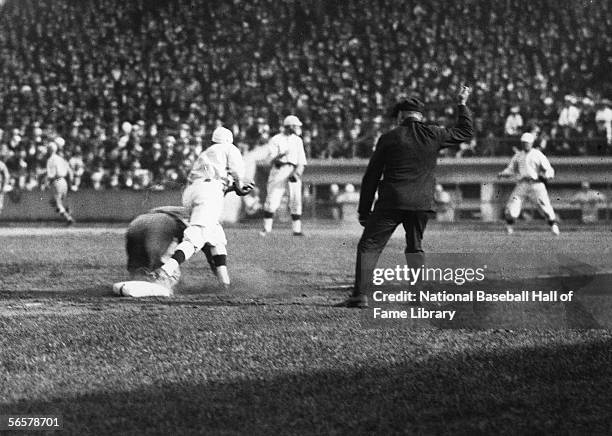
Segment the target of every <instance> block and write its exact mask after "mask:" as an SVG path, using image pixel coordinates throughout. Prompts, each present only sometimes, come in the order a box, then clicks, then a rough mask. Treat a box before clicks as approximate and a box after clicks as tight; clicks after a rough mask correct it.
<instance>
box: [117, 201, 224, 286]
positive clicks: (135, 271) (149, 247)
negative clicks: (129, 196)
mask: <svg viewBox="0 0 612 436" xmlns="http://www.w3.org/2000/svg"><path fill="white" fill-rule="evenodd" d="M188 212H189V211H188V210H187V209H186V208H185V207H181V206H162V207H157V208H155V209H152V210H150V211H149V212H147V213H144V214H142V215H138V216H137V217H136V218H134V219H133V220H132V222H130V224H129V225H128V228H127V232H126V234H125V251H126V254H127V270H128V272H129V274H130V278H131V279H132V280H134V279H143V278H148V275H149V273H150V272H151V271H155V270H156V269H157V268H159V267H161V266H162V265H163V263H164V262H166V261H167V260H168V259H169V258H170V256H171V255H172V254H173V253H174V251H175V249H176V246H177V244H178V243H180V242H182V240H183V233H184V231H185V229H186V228H187V226H188V225H189V213H188ZM211 250H212V246H211V245H210V244H205V245H204V247H203V248H202V251H203V252H204V254H205V255H206V260H207V261H208V263H209V265H210V267H211V269H212V270H213V272H215V271H216V269H217V264H216V261H218V260H219V259H218V257H217V259H216V261H215V258H214V257H213V255H212V251H211Z"/></svg>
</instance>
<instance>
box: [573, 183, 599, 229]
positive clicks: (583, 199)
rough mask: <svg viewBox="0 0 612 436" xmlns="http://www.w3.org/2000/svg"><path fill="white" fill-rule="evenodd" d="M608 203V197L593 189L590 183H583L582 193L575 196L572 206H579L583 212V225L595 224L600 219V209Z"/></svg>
mask: <svg viewBox="0 0 612 436" xmlns="http://www.w3.org/2000/svg"><path fill="white" fill-rule="evenodd" d="M606 202H607V199H606V196H605V195H604V194H603V193H601V192H599V191H596V190H594V189H591V185H590V183H589V182H582V184H581V186H580V191H579V192H578V193H576V195H574V196H573V197H572V199H571V201H570V203H571V204H579V205H580V206H581V212H582V222H583V223H594V222H597V221H598V219H599V209H600V207H601V206H602V205H605V203H606Z"/></svg>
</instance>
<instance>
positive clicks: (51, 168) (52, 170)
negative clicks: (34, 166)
mask: <svg viewBox="0 0 612 436" xmlns="http://www.w3.org/2000/svg"><path fill="white" fill-rule="evenodd" d="M56 175H57V168H56V167H55V165H54V162H53V158H49V159H48V160H47V179H49V180H51V179H53V178H55V176H56Z"/></svg>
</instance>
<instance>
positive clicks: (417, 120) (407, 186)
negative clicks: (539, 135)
mask: <svg viewBox="0 0 612 436" xmlns="http://www.w3.org/2000/svg"><path fill="white" fill-rule="evenodd" d="M470 92H471V90H470V88H468V87H467V86H462V88H461V90H460V91H459V94H458V96H457V99H458V108H457V112H458V117H457V123H456V125H455V127H451V128H445V127H439V126H434V125H430V124H426V123H424V122H423V103H422V102H421V101H420V100H419V99H418V98H415V97H410V98H408V99H405V100H402V101H400V102H399V103H398V104H397V105H395V107H394V108H393V110H392V117H393V118H394V119H396V120H397V124H398V127H396V128H394V129H393V130H391V131H390V132H387V133H385V134H384V135H382V136H381V137H380V139H379V140H378V143H377V144H376V149H375V150H374V154H373V155H372V157H371V159H370V162H369V164H368V168H367V170H366V173H365V175H364V176H363V180H362V182H361V195H360V198H359V208H358V213H359V223H360V224H361V225H362V226H364V230H363V234H362V236H361V239H360V240H359V244H358V245H357V260H356V265H355V285H354V288H353V294H352V295H351V296H350V297H349V298H348V299H347V300H345V301H344V302H342V303H340V304H338V305H337V306H339V307H360V308H365V307H367V306H368V297H367V293H366V292H367V289H368V287H369V285H368V284H369V283H371V281H372V272H373V270H374V268H375V267H376V263H377V261H378V258H379V257H380V253H381V252H382V250H383V248H384V247H385V245H386V244H387V241H389V238H390V237H391V235H392V234H393V232H394V231H395V229H396V228H397V226H398V225H400V224H402V226H403V227H404V230H405V231H406V249H405V251H404V252H405V254H406V258H407V260H408V259H409V258H411V257H412V256H410V254H412V253H417V254H418V253H423V249H422V247H421V241H422V239H423V233H424V231H425V226H426V225H427V220H428V218H429V214H431V213H432V212H433V196H434V191H435V177H434V173H435V169H436V164H437V159H438V151H439V150H440V149H441V148H443V147H449V146H453V145H458V144H460V143H462V142H465V141H469V140H471V139H472V136H473V134H474V131H473V127H472V119H471V116H470V112H469V110H468V108H467V107H466V102H467V99H468V96H469V95H470ZM381 177H382V180H381ZM377 190H378V201H377V202H376V204H375V206H374V210H373V211H372V203H373V201H374V195H375V193H376V191H377ZM421 256H422V255H421ZM417 257H418V256H417ZM409 263H410V262H409ZM419 263H420V262H419Z"/></svg>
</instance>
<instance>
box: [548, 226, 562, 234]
mask: <svg viewBox="0 0 612 436" xmlns="http://www.w3.org/2000/svg"><path fill="white" fill-rule="evenodd" d="M550 231H551V232H552V234H553V235H555V236H559V233H561V232H560V230H559V226H558V225H557V224H553V225H552V226H550Z"/></svg>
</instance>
